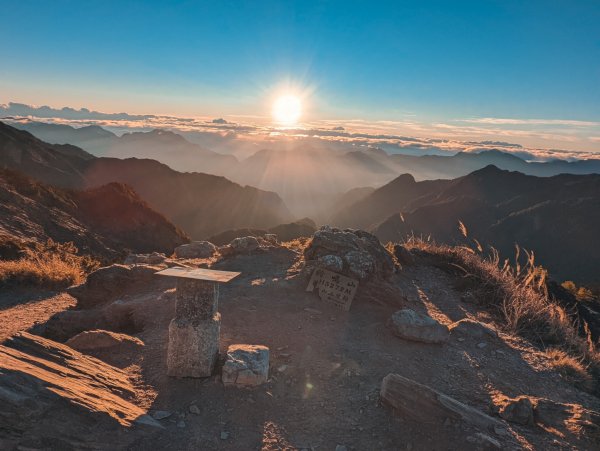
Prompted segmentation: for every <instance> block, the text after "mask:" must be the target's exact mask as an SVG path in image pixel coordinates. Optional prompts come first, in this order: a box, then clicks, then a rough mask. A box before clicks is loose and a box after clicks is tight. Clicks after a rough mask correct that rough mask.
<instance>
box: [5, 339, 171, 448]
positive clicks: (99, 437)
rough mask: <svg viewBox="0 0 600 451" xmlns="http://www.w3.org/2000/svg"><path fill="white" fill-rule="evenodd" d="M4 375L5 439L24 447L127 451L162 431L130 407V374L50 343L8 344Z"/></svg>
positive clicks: (132, 394)
mask: <svg viewBox="0 0 600 451" xmlns="http://www.w3.org/2000/svg"><path fill="white" fill-rule="evenodd" d="M0 375H1V376H0V424H1V425H2V426H1V429H2V433H0V435H2V436H4V437H7V436H10V437H13V438H15V440H16V441H17V444H22V445H23V446H26V443H27V440H30V439H31V438H32V437H43V438H44V443H45V444H46V445H47V446H43V448H48V446H49V447H50V448H53V449H96V448H97V447H98V444H99V443H101V444H102V448H103V449H120V448H123V447H125V448H128V447H129V446H128V445H129V444H131V443H132V442H133V441H135V440H137V439H139V438H140V434H147V433H148V431H147V428H148V427H153V428H157V429H159V428H162V426H161V425H160V423H158V422H157V421H155V420H154V419H153V418H150V417H149V416H148V415H146V411H145V409H143V408H141V407H139V406H137V405H135V404H134V403H132V402H131V400H132V399H135V397H136V388H135V387H134V385H133V384H132V382H131V379H130V377H129V375H128V374H127V372H125V371H123V370H120V369H118V368H115V367H113V366H111V365H108V364H106V363H104V362H102V361H100V360H98V359H95V358H93V357H89V356H86V355H84V354H81V353H80V352H78V351H75V350H74V349H72V348H70V347H69V346H66V345H63V344H60V343H57V342H54V341H52V340H48V339H46V338H42V337H39V336H35V335H31V334H28V333H25V332H20V333H18V334H16V335H14V336H13V337H11V338H9V339H8V340H5V341H4V343H3V344H2V345H0ZM90 425H93V427H90ZM132 426H135V427H132ZM144 429H146V432H144ZM48 444H52V445H48ZM10 449H18V448H17V446H15V447H14V448H13V447H11V448H10Z"/></svg>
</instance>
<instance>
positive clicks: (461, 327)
mask: <svg viewBox="0 0 600 451" xmlns="http://www.w3.org/2000/svg"><path fill="white" fill-rule="evenodd" d="M448 328H449V329H450V333H451V334H452V335H455V334H456V335H462V336H468V337H473V338H485V337H497V336H498V333H497V332H496V331H495V330H494V329H492V328H491V327H489V326H487V325H485V324H483V323H480V322H479V321H475V320H472V319H470V318H464V319H461V320H460V321H457V322H455V323H452V324H450V326H448Z"/></svg>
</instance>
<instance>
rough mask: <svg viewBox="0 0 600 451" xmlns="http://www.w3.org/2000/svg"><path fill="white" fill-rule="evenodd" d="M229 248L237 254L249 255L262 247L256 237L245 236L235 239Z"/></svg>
mask: <svg viewBox="0 0 600 451" xmlns="http://www.w3.org/2000/svg"><path fill="white" fill-rule="evenodd" d="M229 246H230V247H231V248H232V249H233V251H234V252H235V253H236V254H249V253H250V252H252V251H255V250H256V249H258V248H259V247H260V242H259V241H258V239H257V238H256V237H254V236H244V237H241V238H235V239H234V240H233V241H231V243H229Z"/></svg>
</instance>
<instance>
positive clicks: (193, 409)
mask: <svg viewBox="0 0 600 451" xmlns="http://www.w3.org/2000/svg"><path fill="white" fill-rule="evenodd" d="M189 411H190V413H193V414H194V415H200V409H199V408H198V406H197V405H196V404H192V405H191V406H190V408H189Z"/></svg>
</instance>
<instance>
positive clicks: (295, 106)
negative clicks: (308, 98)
mask: <svg viewBox="0 0 600 451" xmlns="http://www.w3.org/2000/svg"><path fill="white" fill-rule="evenodd" d="M272 114H273V120H274V121H275V122H278V123H280V124H282V125H294V124H296V123H297V122H298V120H299V119H300V116H302V102H301V101H300V99H299V98H298V97H297V96H295V95H293V94H285V95H282V96H280V97H278V98H277V99H276V100H275V102H274V103H273V112H272Z"/></svg>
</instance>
